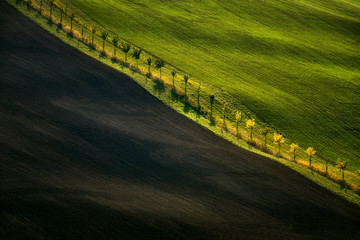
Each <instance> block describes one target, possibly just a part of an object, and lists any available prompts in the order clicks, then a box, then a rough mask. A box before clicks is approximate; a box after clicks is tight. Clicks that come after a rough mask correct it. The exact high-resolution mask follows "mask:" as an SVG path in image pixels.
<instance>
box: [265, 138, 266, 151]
mask: <svg viewBox="0 0 360 240" xmlns="http://www.w3.org/2000/svg"><path fill="white" fill-rule="evenodd" d="M265 148H266V135H265Z"/></svg>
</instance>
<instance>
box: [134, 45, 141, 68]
mask: <svg viewBox="0 0 360 240" xmlns="http://www.w3.org/2000/svg"><path fill="white" fill-rule="evenodd" d="M141 51H142V50H141V49H134V50H133V52H132V56H133V57H134V58H135V60H136V67H138V66H139V59H140V54H141Z"/></svg>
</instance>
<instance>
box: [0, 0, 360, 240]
mask: <svg viewBox="0 0 360 240" xmlns="http://www.w3.org/2000/svg"><path fill="white" fill-rule="evenodd" d="M0 12H1V14H0V31H1V35H0V62H1V65H0V73H1V76H2V77H1V78H0V103H1V104H0V110H1V111H0V182H1V184H0V192H1V194H0V237H1V239H5V240H7V239H76V240H79V239H97V240H98V239H136V240H139V239H217V240H218V239H234V238H235V239H236V238H244V239H270V240H271V239H309V240H310V239H315V238H316V239H358V238H359V236H360V232H359V229H358V226H359V224H360V208H359V207H358V206H355V205H353V204H351V203H349V202H347V201H345V200H344V199H342V198H340V197H338V196H336V195H334V194H333V193H331V192H329V191H328V190H326V189H324V188H322V187H320V186H318V185H316V184H314V183H313V182H311V181H310V180H308V179H306V178H304V177H303V176H301V175H299V174H298V173H296V172H294V171H292V170H290V169H289V168H287V167H285V166H282V165H281V164H279V163H277V162H274V161H271V160H269V159H267V158H265V157H262V156H259V155H257V154H254V153H251V152H248V151H245V150H244V149H240V148H238V147H236V146H234V145H232V144H230V143H228V142H226V141H224V140H223V139H221V138H219V137H216V136H215V135H214V134H212V133H211V132H209V131H207V130H205V129H203V128H202V127H200V126H199V125H197V124H195V123H194V122H192V121H190V120H189V119H187V118H185V117H183V116H181V115H179V114H177V113H176V112H175V111H173V110H171V109H170V108H168V107H166V106H165V105H164V104H162V103H161V102H160V101H159V100H157V99H156V98H155V97H153V96H151V95H150V94H149V93H147V92H146V91H145V90H144V89H143V88H141V87H140V86H139V85H137V84H136V83H135V82H134V81H133V80H132V79H131V78H130V77H128V76H126V75H124V74H121V73H119V72H118V71H116V70H114V69H112V68H109V67H107V66H105V65H103V64H101V63H99V62H98V61H96V60H94V59H91V58H89V57H88V56H86V55H84V54H83V53H81V52H79V51H78V50H76V49H75V48H72V47H70V46H68V45H66V44H64V43H63V42H61V41H60V40H59V39H58V38H56V37H55V36H53V35H51V34H49V33H48V32H46V31H45V30H43V29H42V28H40V27H39V26H38V25H36V24H35V23H34V22H32V21H31V20H29V19H28V18H26V17H24V16H23V15H21V13H19V12H17V11H16V10H15V9H14V8H12V7H10V6H9V5H7V4H6V3H4V2H3V1H0Z"/></svg>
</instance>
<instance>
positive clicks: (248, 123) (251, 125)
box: [246, 119, 255, 141]
mask: <svg viewBox="0 0 360 240" xmlns="http://www.w3.org/2000/svg"><path fill="white" fill-rule="evenodd" d="M254 127H255V119H251V120H250V119H248V120H247V121H246V128H248V129H250V139H251V141H252V139H253V138H252V136H253V129H254Z"/></svg>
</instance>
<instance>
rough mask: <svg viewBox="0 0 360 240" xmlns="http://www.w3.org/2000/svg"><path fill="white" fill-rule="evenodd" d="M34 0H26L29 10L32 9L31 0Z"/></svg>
mask: <svg viewBox="0 0 360 240" xmlns="http://www.w3.org/2000/svg"><path fill="white" fill-rule="evenodd" d="M31 1H32V0H28V1H27V2H26V7H27V10H30V9H31V3H32V2H31Z"/></svg>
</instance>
